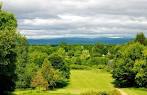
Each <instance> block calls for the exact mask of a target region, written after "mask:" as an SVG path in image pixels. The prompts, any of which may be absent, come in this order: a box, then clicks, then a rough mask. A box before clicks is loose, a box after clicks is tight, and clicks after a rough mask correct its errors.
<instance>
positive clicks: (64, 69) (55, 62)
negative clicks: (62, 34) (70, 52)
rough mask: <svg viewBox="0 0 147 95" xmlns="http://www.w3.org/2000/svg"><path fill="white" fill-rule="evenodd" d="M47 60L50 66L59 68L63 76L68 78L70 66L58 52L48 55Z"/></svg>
mask: <svg viewBox="0 0 147 95" xmlns="http://www.w3.org/2000/svg"><path fill="white" fill-rule="evenodd" d="M49 60H50V62H51V64H52V66H53V67H54V68H55V69H57V70H59V71H60V72H61V74H62V76H63V77H64V78H67V79H69V78H70V68H69V66H68V65H67V64H65V62H64V60H63V58H62V57H60V56H59V55H58V54H52V55H50V56H49Z"/></svg>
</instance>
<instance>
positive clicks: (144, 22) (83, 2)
mask: <svg viewBox="0 0 147 95" xmlns="http://www.w3.org/2000/svg"><path fill="white" fill-rule="evenodd" d="M0 1H2V2H3V3H4V6H3V9H5V10H8V11H11V12H13V13H14V14H15V15H16V17H17V20H18V29H19V31H20V33H22V34H24V35H25V36H27V38H31V39H42V38H60V37H85V38H87V37H88V38H95V37H111V38H118V37H134V36H135V35H136V33H138V32H144V33H145V34H146V35H147V0H0Z"/></svg>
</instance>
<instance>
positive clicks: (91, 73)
mask: <svg viewBox="0 0 147 95" xmlns="http://www.w3.org/2000/svg"><path fill="white" fill-rule="evenodd" d="M111 82H112V78H111V74H109V73H107V72H104V71H100V70H72V71H71V80H70V83H69V85H68V86H67V87H65V88H62V89H56V90H55V91H46V92H39V91H36V90H24V91H23V90H16V91H15V94H16V95H79V94H80V93H82V92H88V91H110V90H113V89H114V87H113V85H112V84H111Z"/></svg>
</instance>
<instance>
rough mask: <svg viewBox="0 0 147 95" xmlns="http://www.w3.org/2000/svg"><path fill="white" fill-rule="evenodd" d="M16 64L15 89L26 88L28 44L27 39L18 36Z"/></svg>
mask: <svg viewBox="0 0 147 95" xmlns="http://www.w3.org/2000/svg"><path fill="white" fill-rule="evenodd" d="M16 48H17V49H16V51H17V62H16V73H17V77H18V78H17V82H16V87H17V88H25V87H26V84H27V83H26V82H27V81H26V79H25V71H26V65H27V64H28V42H27V39H26V38H25V37H23V36H21V35H20V34H18V35H17V46H16Z"/></svg>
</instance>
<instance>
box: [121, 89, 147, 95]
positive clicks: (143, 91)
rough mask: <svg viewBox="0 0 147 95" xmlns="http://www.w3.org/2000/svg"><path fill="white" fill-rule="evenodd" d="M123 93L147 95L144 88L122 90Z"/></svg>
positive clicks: (146, 90)
mask: <svg viewBox="0 0 147 95" xmlns="http://www.w3.org/2000/svg"><path fill="white" fill-rule="evenodd" d="M123 91H125V92H126V93H128V94H129V95H147V89H146V88H124V89H123Z"/></svg>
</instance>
